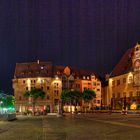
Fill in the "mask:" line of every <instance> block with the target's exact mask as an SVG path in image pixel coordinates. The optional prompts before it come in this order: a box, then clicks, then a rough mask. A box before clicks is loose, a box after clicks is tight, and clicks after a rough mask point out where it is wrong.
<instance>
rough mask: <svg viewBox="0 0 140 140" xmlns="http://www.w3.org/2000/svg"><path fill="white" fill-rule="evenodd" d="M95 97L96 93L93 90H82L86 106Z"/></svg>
mask: <svg viewBox="0 0 140 140" xmlns="http://www.w3.org/2000/svg"><path fill="white" fill-rule="evenodd" d="M93 98H96V93H95V91H93V90H84V92H83V100H84V102H85V103H86V108H87V106H88V105H89V102H90V101H91V100H92V99H93Z"/></svg>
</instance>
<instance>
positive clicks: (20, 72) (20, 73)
mask: <svg viewBox="0 0 140 140" xmlns="http://www.w3.org/2000/svg"><path fill="white" fill-rule="evenodd" d="M68 67H69V68H70V70H71V74H74V76H75V77H79V78H82V76H90V75H91V74H94V75H95V76H96V77H97V75H96V74H95V72H94V71H92V70H83V69H79V68H73V67H70V66H68ZM65 68H66V66H61V65H53V64H52V63H51V62H39V63H37V62H29V63H17V64H16V68H15V74H14V77H15V78H27V77H29V78H31V77H53V76H55V75H62V74H64V69H65Z"/></svg>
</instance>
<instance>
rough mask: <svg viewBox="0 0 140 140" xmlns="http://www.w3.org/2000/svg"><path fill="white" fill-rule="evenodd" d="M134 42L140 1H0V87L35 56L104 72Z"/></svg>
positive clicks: (138, 27) (139, 21) (138, 35)
mask: <svg viewBox="0 0 140 140" xmlns="http://www.w3.org/2000/svg"><path fill="white" fill-rule="evenodd" d="M137 41H140V0H0V89H2V90H5V91H9V90H11V88H12V81H11V79H12V78H13V76H14V70H15V64H16V62H27V61H29V62H30V61H36V60H37V59H40V60H43V61H47V60H49V61H52V62H54V63H55V64H60V65H70V66H74V67H79V68H85V69H93V70H95V71H96V72H97V73H98V74H101V75H102V76H103V74H105V73H110V72H111V70H112V69H113V67H114V66H115V65H116V64H117V62H118V61H119V59H120V58H121V56H122V55H123V53H124V52H125V51H126V50H127V49H128V48H131V47H133V46H134V45H135V44H136V42H137Z"/></svg>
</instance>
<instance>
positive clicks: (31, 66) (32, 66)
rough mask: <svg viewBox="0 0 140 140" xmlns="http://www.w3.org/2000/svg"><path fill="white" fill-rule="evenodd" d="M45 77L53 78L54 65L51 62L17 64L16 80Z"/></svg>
mask: <svg viewBox="0 0 140 140" xmlns="http://www.w3.org/2000/svg"><path fill="white" fill-rule="evenodd" d="M38 76H40V77H45V76H52V63H51V62H39V63H37V62H30V63H17V64H16V68H15V74H14V77H15V78H26V77H38Z"/></svg>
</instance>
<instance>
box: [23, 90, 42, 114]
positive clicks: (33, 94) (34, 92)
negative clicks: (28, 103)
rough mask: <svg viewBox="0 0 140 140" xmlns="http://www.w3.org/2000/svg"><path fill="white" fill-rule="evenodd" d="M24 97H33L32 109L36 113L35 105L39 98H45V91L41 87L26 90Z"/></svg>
mask: <svg viewBox="0 0 140 140" xmlns="http://www.w3.org/2000/svg"><path fill="white" fill-rule="evenodd" d="M24 97H26V98H32V110H33V114H34V115H35V105H36V102H37V99H38V98H41V99H44V97H45V92H44V91H43V90H42V89H40V88H33V89H31V91H26V92H25V93H24Z"/></svg>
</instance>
